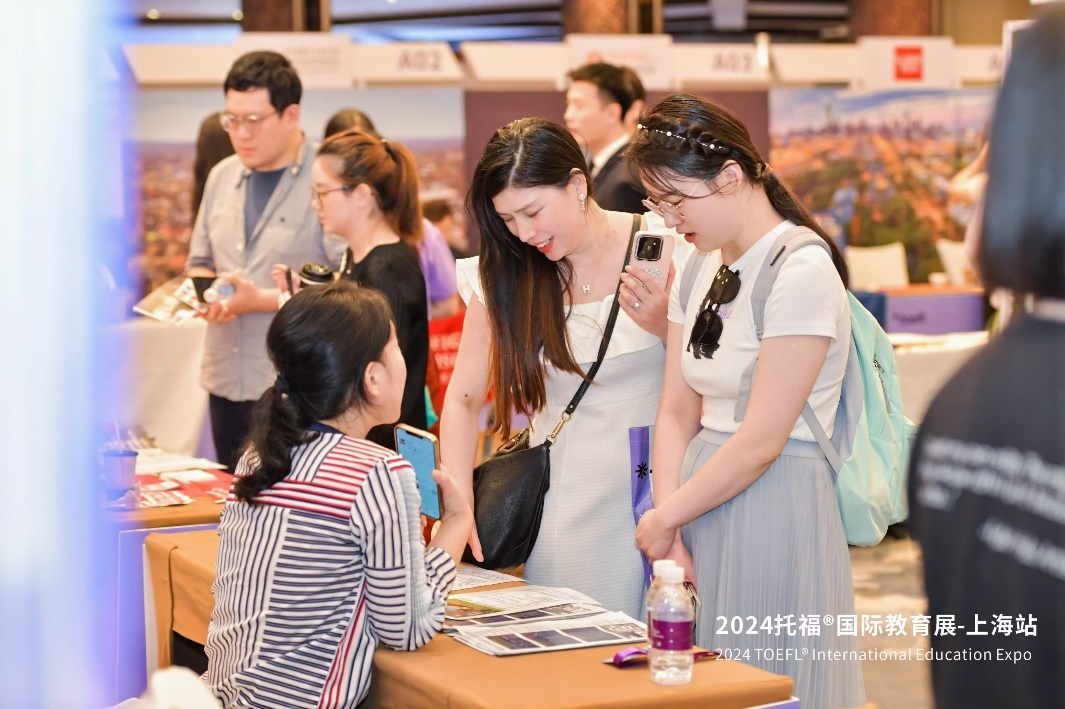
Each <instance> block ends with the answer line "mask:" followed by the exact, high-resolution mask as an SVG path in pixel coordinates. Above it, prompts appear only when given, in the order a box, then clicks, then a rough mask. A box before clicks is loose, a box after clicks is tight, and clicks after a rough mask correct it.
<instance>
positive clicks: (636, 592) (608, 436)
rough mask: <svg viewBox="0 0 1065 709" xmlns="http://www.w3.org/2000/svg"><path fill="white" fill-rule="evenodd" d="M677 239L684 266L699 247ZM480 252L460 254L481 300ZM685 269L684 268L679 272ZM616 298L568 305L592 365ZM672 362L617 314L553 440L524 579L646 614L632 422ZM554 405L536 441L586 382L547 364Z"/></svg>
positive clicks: (573, 333) (468, 286) (469, 284)
mask: <svg viewBox="0 0 1065 709" xmlns="http://www.w3.org/2000/svg"><path fill="white" fill-rule="evenodd" d="M691 251H692V249H691V247H690V246H688V245H687V244H686V243H684V242H683V241H680V240H679V239H678V243H677V248H676V249H675V250H674V257H673V261H674V265H675V268H676V272H677V274H680V273H681V272H682V271H683V269H684V263H685V261H686V260H687V258H688V256H689V255H690V254H691ZM477 266H478V259H477V258H469V259H463V260H461V261H459V262H458V281H459V293H461V294H462V297H463V299H464V300H465V301H466V302H469V299H470V297H471V296H472V295H473V294H476V296H477V297H478V299H480V300H481V301H482V303H483V302H484V301H483V296H482V294H481V289H480V283H479V281H478V274H477ZM678 277H679V275H678ZM613 302H614V296H613V295H612V294H611V295H610V296H609V297H607V298H605V299H603V300H602V301H600V302H596V303H584V304H579V305H575V306H572V307H571V308H570V317H569V318H568V320H567V328H568V335H569V341H570V346H571V347H572V349H573V353H574V355H575V358H576V360H577V362H579V363H580V364H581V366H582V368H583V369H585V371H587V370H588V368H589V367H591V365H592V363H593V362H595V359H596V355H597V354H598V353H599V346H600V343H601V342H602V337H603V331H604V329H605V328H606V322H607V319H608V318H609V316H610V308H611V306H612V305H613ZM664 365H665V347H664V346H663V344H662V342H661V340H659V339H658V338H657V337H655V336H654V335H651V334H650V333H648V332H646V331H645V330H644V329H643V328H641V327H640V326H639V325H637V324H636V323H635V322H634V321H633V320H632V319H631V318H630V317H629V316H628V315H626V314H625V311H624V310H620V311H619V312H618V319H617V323H616V324H615V326H614V334H613V337H612V338H611V340H610V347H609V348H608V349H607V354H606V357H605V359H604V361H603V364H602V366H601V367H600V369H599V373H598V374H597V375H596V377H595V382H594V383H593V384H592V386H591V387H589V388H588V392H587V393H586V394H585V395H584V398H583V399H582V400H581V403H580V405H579V406H578V407H577V410H576V412H574V414H573V418H572V419H571V420H570V421H569V423H567V424H566V426H565V428H564V429H563V430H562V432H561V433H560V434H559V436H558V439H557V440H556V441H555V444H554V445H553V446H552V447H551V489H550V490H549V491H548V493H547V497H546V499H545V501H544V515H543V521H542V523H541V525H540V534H539V536H538V537H537V539H536V545H535V546H534V547H533V550H532V554H531V555H530V557H529V560H528V562H527V563H526V564H525V579H526V580H527V581H529V582H531V583H536V584H542V585H545V586H565V587H568V588H572V589H576V590H577V591H580V592H581V593H584V594H586V595H588V596H590V597H592V598H594V599H595V600H597V601H599V602H600V603H601V604H602V605H603V606H604V607H606V608H608V609H610V610H615V611H622V612H624V613H627V614H628V615H630V616H632V617H633V618H643V617H644V615H645V612H644V608H643V602H644V591H645V589H644V571H643V563H642V561H641V555H640V551H639V549H638V548H637V546H636V541H635V538H634V535H635V533H636V523H635V521H634V520H633V516H632V489H631V471H630V470H629V468H630V467H631V462H630V455H629V429H630V428H633V427H641V426H651V425H653V424H654V421H655V414H656V412H657V409H658V396H659V393H660V392H661V389H662V372H663V367H664ZM547 374H548V376H547V381H546V383H545V385H546V390H547V406H546V407H544V409H543V410H542V411H540V412H538V413H537V414H536V416H534V417H533V423H532V429H533V430H532V437H531V440H530V445H537V444H539V443H542V442H543V440H544V439H545V438H546V437H547V435H548V434H549V433H551V431H552V430H553V429H554V427H555V425H556V424H557V423H558V420H559V418H560V417H561V416H562V412H563V411H564V410H565V408H566V406H567V405H568V404H569V402H570V399H572V398H573V394H574V393H575V392H576V391H577V387H579V386H580V383H581V379H580V378H579V377H577V376H576V375H574V374H569V373H559V372H557V371H556V370H555V369H553V368H552V367H550V366H549V367H548V369H547Z"/></svg>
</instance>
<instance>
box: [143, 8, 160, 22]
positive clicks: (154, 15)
mask: <svg viewBox="0 0 1065 709" xmlns="http://www.w3.org/2000/svg"><path fill="white" fill-rule="evenodd" d="M144 15H145V17H147V18H148V19H149V20H158V19H159V17H160V13H159V11H158V10H148V12H146V13H144Z"/></svg>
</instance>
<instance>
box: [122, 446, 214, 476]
mask: <svg viewBox="0 0 1065 709" xmlns="http://www.w3.org/2000/svg"><path fill="white" fill-rule="evenodd" d="M225 467H226V466H224V465H222V464H221V463H216V462H214V461H211V460H207V459H206V458H193V457H191V456H187V455H182V454H180V453H168V452H167V451H165V450H162V449H161V448H149V449H147V450H142V451H138V453H137V475H158V474H159V473H166V472H171V471H175V470H202V469H203V468H214V469H224V468H225ZM205 475H206V473H205Z"/></svg>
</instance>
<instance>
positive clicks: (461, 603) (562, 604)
mask: <svg viewBox="0 0 1065 709" xmlns="http://www.w3.org/2000/svg"><path fill="white" fill-rule="evenodd" d="M444 614H445V617H446V619H445V621H444V632H446V633H448V634H449V635H451V637H453V638H455V639H456V640H458V641H459V642H461V643H463V644H465V645H469V646H470V647H472V648H474V649H475V650H479V651H481V652H484V653H487V654H489V655H524V654H528V653H533V652H549V651H552V650H572V649H575V648H578V647H592V646H595V645H615V644H619V643H633V642H642V641H644V640H646V637H647V630H646V627H645V626H644V625H643V624H642V623H640V622H639V621H636V620H633V619H632V618H630V617H628V616H627V615H625V614H624V613H614V612H608V611H607V610H606V609H605V608H603V607H602V606H601V605H599V604H598V603H597V602H596V601H595V600H593V599H592V598H589V597H588V596H586V595H584V594H583V593H579V592H577V591H574V590H573V589H569V588H552V587H548V586H529V585H527V586H516V587H512V588H505V589H497V590H494V591H478V592H474V593H464V594H463V593H460V594H455V595H452V596H451V597H450V598H449V599H448V603H447V607H446V609H445V611H444Z"/></svg>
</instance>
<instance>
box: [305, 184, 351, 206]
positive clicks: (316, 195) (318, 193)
mask: <svg viewBox="0 0 1065 709" xmlns="http://www.w3.org/2000/svg"><path fill="white" fill-rule="evenodd" d="M355 187H356V185H341V186H340V187H333V188H332V189H328V190H319V189H317V188H315V187H313V186H312V187H311V201H312V202H314V204H315V205H316V206H318V207H321V206H322V198H323V197H325V196H326V195H327V194H329V193H330V192H351V191H352V190H353V189H355Z"/></svg>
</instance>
